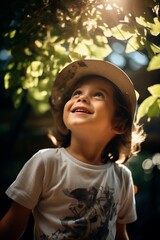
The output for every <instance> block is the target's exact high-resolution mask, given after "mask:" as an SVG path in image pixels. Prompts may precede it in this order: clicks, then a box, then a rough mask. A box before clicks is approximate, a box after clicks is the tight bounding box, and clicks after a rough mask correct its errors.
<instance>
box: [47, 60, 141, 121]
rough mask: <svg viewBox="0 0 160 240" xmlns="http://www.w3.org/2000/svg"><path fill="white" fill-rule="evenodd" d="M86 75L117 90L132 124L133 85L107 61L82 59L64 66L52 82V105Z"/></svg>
mask: <svg viewBox="0 0 160 240" xmlns="http://www.w3.org/2000/svg"><path fill="white" fill-rule="evenodd" d="M87 75H98V76H101V77H104V78H106V79H108V80H110V81H111V82H112V83H113V84H115V85H116V86H117V87H118V88H119V90H120V91H121V93H122V94H123V95H124V98H125V99H126V102H127V105H128V107H129V108H130V112H131V118H132V122H133V120H134V115H135V111H136V105H137V100H136V92H135V89H134V86H133V83H132V81H131V79H130V78H129V76H128V75H127V74H126V73H125V72H124V71H123V70H122V69H120V68H119V67H117V66H116V65H114V64H113V63H111V62H108V61H103V60H97V59H84V60H77V61H74V62H72V63H70V64H68V65H67V66H65V67H64V68H63V69H62V70H61V71H60V72H59V73H58V75H57V77H56V79H55V81H54V85H53V89H52V93H51V102H52V104H56V102H57V101H59V100H60V99H61V96H62V94H65V92H66V90H68V89H70V88H71V86H73V84H74V83H76V81H77V80H79V79H80V78H82V77H85V76H87Z"/></svg>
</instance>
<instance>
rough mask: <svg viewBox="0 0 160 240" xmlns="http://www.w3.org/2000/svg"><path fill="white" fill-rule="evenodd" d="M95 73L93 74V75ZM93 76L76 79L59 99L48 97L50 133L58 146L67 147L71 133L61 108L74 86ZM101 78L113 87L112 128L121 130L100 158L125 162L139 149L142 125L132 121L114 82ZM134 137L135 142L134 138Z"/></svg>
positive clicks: (142, 138) (143, 136)
mask: <svg viewBox="0 0 160 240" xmlns="http://www.w3.org/2000/svg"><path fill="white" fill-rule="evenodd" d="M95 76H96V75H94V77H95ZM90 77H93V75H89V76H85V77H83V78H81V79H78V80H77V81H76V83H75V84H74V85H73V86H70V88H69V89H67V90H65V91H64V92H63V94H62V96H61V99H60V100H59V101H57V102H56V104H55V103H53V102H52V99H50V104H51V108H52V111H53V119H54V129H53V131H52V134H51V135H53V136H54V137H55V138H56V140H57V146H58V147H68V146H69V145H70V140H71V133H70V131H69V130H68V129H67V128H66V126H65V124H64V122H63V109H64V105H65V104H66V102H67V101H68V100H69V99H70V97H71V95H72V92H73V90H74V88H75V87H76V86H77V84H78V83H79V82H80V83H82V81H85V79H86V78H90ZM98 77H100V76H98ZM100 78H101V79H102V80H104V81H107V82H108V83H109V84H110V85H111V86H112V89H113V101H114V105H115V113H114V117H113V119H112V124H113V126H114V129H115V130H117V131H121V132H123V133H122V134H118V135H116V136H115V137H114V138H113V139H112V140H111V141H110V142H109V143H108V144H107V146H106V147H105V148H104V150H103V152H102V159H103V161H104V163H105V162H107V161H108V160H111V161H114V162H115V161H117V160H120V161H121V162H123V163H124V162H126V161H127V160H128V159H129V157H130V156H131V155H135V154H137V153H138V152H139V151H140V149H141V143H142V142H143V141H144V139H145V134H144V131H143V127H142V126H140V125H138V124H136V123H134V124H133V123H132V119H131V111H130V109H131V108H130V106H128V104H127V101H126V99H125V97H124V95H123V94H122V92H121V91H120V90H119V88H118V87H117V86H115V84H113V83H112V82H111V81H109V80H108V79H106V78H103V77H100ZM135 138H136V142H135V141H134V139H135Z"/></svg>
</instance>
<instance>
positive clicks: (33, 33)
mask: <svg viewBox="0 0 160 240" xmlns="http://www.w3.org/2000/svg"><path fill="white" fill-rule="evenodd" d="M17 6H19V5H17ZM159 13H160V6H159V3H158V1H157V0H143V1H142V0H134V1H130V0H123V1H120V0H114V1H113V0H77V1H73V0H65V1H63V0H43V2H41V1H39V0H30V1H29V3H28V2H25V1H24V2H23V3H22V1H21V4H20V6H19V8H18V7H17V9H16V15H15V16H14V17H13V19H12V21H11V23H10V25H9V27H8V28H7V30H6V31H5V32H4V35H3V48H5V49H7V50H8V52H9V53H10V55H11V60H10V61H9V63H8V64H7V66H6V68H5V71H4V86H5V89H7V90H8V91H11V92H12V93H13V101H14V105H15V107H19V106H20V104H21V100H22V99H23V98H24V97H26V99H27V101H28V102H29V103H30V104H31V105H32V107H33V109H34V110H35V111H36V112H38V113H43V112H45V111H47V110H48V108H49V105H48V98H49V95H50V91H51V87H52V84H53V81H54V78H55V75H56V74H57V72H58V71H59V70H60V69H61V68H62V67H63V66H64V65H65V64H67V63H69V62H70V61H72V60H76V59H81V58H88V57H90V58H98V59H106V58H107V56H108V55H109V54H110V53H111V52H112V49H111V45H110V42H111V41H113V40H114V39H116V40H119V41H123V42H124V43H125V44H126V53H130V52H134V51H145V52H146V54H147V55H148V56H149V58H150V62H149V65H148V70H149V71H151V70H155V69H159V68H160V64H159V63H160V47H159V46H158V44H157V42H155V40H156V39H157V38H158V37H159V34H160V18H159V16H160V14H159ZM156 87H158V88H157V89H158V91H159V92H158V93H157V95H155V92H156V90H155V88H156ZM149 91H150V92H151V94H152V96H151V97H149V98H148V99H146V100H145V101H144V102H143V103H142V105H141V106H140V110H139V119H141V118H142V117H143V116H144V115H148V116H149V117H150V118H151V117H154V116H158V115H159V113H160V103H159V98H160V88H159V85H158V86H153V87H150V88H149ZM153 99H154V100H153ZM147 105H148V106H150V107H148V106H147Z"/></svg>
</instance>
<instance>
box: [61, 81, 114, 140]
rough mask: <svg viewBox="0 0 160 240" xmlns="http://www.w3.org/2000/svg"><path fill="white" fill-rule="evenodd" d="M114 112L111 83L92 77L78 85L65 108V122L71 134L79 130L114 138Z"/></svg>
mask: <svg viewBox="0 0 160 240" xmlns="http://www.w3.org/2000/svg"><path fill="white" fill-rule="evenodd" d="M114 110H115V107H114V101H113V89H112V86H111V85H110V83H109V82H107V81H105V80H104V79H103V78H101V77H98V76H90V77H88V78H86V79H85V80H83V81H82V82H80V83H79V84H77V85H76V87H75V90H74V91H73V93H72V96H71V98H70V100H69V101H68V102H66V104H65V106H64V112H63V120H64V123H65V125H66V127H67V128H68V129H70V130H71V133H73V131H78V130H79V129H80V130H82V131H87V132H90V134H92V133H95V131H98V132H99V133H102V134H104V133H105V135H107V136H108V137H110V138H112V137H114V136H115V134H116V132H115V131H114V129H113V126H112V119H113V116H114ZM87 132H86V133H87ZM95 137H96V136H95Z"/></svg>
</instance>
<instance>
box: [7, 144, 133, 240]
mask: <svg viewBox="0 0 160 240" xmlns="http://www.w3.org/2000/svg"><path fill="white" fill-rule="evenodd" d="M6 194H7V195H8V196H9V197H10V198H11V199H13V200H14V201H16V202H17V203H19V204H21V205H23V206H25V207H26V208H29V209H32V210H33V215H34V219H35V228H34V239H36V240H37V239H38V240H39V239H41V240H43V239H45V240H47V239H48V240H53V239H58V240H61V239H80V240H82V239H85V240H89V239H91V240H97V239H98V240H102V239H106V240H113V239H115V234H116V222H119V223H122V224H127V223H130V222H133V221H135V220H136V211H135V198H134V191H133V181H132V176H131V172H130V170H129V169H128V168H127V167H126V166H124V165H118V164H117V163H112V162H108V163H107V164H104V165H91V164H86V163H83V162H81V161H79V160H77V159H75V158H74V157H73V156H71V155H70V154H69V153H68V152H67V151H66V150H65V149H64V148H56V149H44V150H40V151H39V152H37V153H36V154H35V155H34V156H33V157H32V158H31V159H30V160H29V161H28V162H27V163H26V164H25V165H24V167H23V168H22V170H21V171H20V173H19V174H18V176H17V178H16V180H15V181H14V182H13V183H12V185H11V186H10V187H9V188H8V189H7V191H6Z"/></svg>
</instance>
